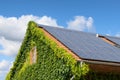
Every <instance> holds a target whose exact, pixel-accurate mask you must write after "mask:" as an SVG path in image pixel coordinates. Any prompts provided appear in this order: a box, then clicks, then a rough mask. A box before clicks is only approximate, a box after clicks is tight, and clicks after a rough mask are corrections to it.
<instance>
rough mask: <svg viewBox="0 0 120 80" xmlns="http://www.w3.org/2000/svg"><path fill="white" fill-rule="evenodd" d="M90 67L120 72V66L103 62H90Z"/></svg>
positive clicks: (96, 70)
mask: <svg viewBox="0 0 120 80" xmlns="http://www.w3.org/2000/svg"><path fill="white" fill-rule="evenodd" d="M89 68H90V69H91V70H92V71H95V72H102V73H107V72H112V73H120V66H111V65H103V64H89Z"/></svg>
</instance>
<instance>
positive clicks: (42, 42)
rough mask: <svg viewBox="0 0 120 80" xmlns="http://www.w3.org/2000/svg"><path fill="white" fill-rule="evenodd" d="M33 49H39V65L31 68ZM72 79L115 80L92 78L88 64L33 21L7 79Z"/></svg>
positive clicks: (29, 25) (33, 65)
mask: <svg viewBox="0 0 120 80" xmlns="http://www.w3.org/2000/svg"><path fill="white" fill-rule="evenodd" d="M34 46H36V47H37V62H36V63H35V64H32V65H31V64H30V50H31V49H32V48H33V47H34ZM73 76H74V80H113V79H106V78H103V76H102V77H101V78H100V79H99V76H98V74H96V75H93V73H90V72H89V68H88V65H86V64H85V63H83V65H82V66H80V62H77V61H76V60H75V59H74V58H73V57H72V56H71V55H70V54H69V53H68V52H67V51H65V50H64V49H63V48H61V47H59V46H58V45H57V44H56V43H55V42H54V41H52V40H51V39H49V38H48V37H46V36H45V34H44V32H43V31H42V29H41V28H38V26H37V24H36V23H35V22H33V21H30V22H29V24H28V29H27V32H26V36H25V38H24V41H23V43H22V46H21V48H20V51H19V53H18V55H17V57H16V60H15V62H14V65H13V67H12V68H11V70H10V72H9V73H8V75H7V77H6V80H70V79H71V78H72V77H73ZM96 76H97V77H96ZM108 76H111V75H108ZM94 77H95V78H96V79H94ZM119 79H120V78H119ZM119 79H118V80H119ZM114 80H117V79H114Z"/></svg>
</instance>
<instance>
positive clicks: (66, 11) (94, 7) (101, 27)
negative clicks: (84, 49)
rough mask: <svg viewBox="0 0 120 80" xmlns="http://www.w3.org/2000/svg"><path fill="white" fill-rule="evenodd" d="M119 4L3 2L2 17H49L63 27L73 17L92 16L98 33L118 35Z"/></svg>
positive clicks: (93, 0)
mask: <svg viewBox="0 0 120 80" xmlns="http://www.w3.org/2000/svg"><path fill="white" fill-rule="evenodd" d="M119 4H120V1H119V0H58V1H56V0H35V1H34V0H12V1H10V0H2V1H1V3H0V15H4V16H7V17H10V16H16V17H19V16H21V15H27V14H32V15H36V16H43V15H47V16H51V17H53V18H55V19H57V22H58V24H60V25H63V26H66V22H67V21H68V20H70V19H72V18H73V16H78V15H80V16H85V17H89V16H91V17H92V18H93V19H94V26H95V28H96V31H97V32H98V33H102V34H106V33H109V34H116V32H119V26H120V23H119V20H120V16H119V14H120V11H119V9H120V5H119Z"/></svg>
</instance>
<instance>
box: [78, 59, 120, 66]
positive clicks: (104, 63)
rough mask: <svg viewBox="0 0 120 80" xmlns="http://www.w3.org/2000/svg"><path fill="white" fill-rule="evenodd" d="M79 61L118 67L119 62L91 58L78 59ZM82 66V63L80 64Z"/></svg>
mask: <svg viewBox="0 0 120 80" xmlns="http://www.w3.org/2000/svg"><path fill="white" fill-rule="evenodd" d="M78 61H79V62H80V64H81V63H83V62H84V63H88V64H89V63H90V64H98V65H108V66H116V67H120V63H115V62H103V61H93V60H78ZM81 66H82V65H81Z"/></svg>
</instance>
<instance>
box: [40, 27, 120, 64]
mask: <svg viewBox="0 0 120 80" xmlns="http://www.w3.org/2000/svg"><path fill="white" fill-rule="evenodd" d="M40 26H41V27H43V28H44V29H45V30H47V31H48V32H49V33H50V34H51V35H53V36H54V37H55V38H57V39H58V40H59V41H60V42H61V43H63V44H64V45H65V46H67V47H68V48H69V49H70V50H72V51H73V52H74V53H76V54H77V55H78V56H79V57H81V58H83V59H93V60H101V61H111V62H120V49H119V48H117V47H115V46H112V45H110V44H108V43H106V42H104V41H103V40H102V39H100V38H98V37H96V34H92V33H86V32H81V31H75V30H68V29H64V28H58V27H49V26H44V25H40ZM114 40H118V39H114Z"/></svg>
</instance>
